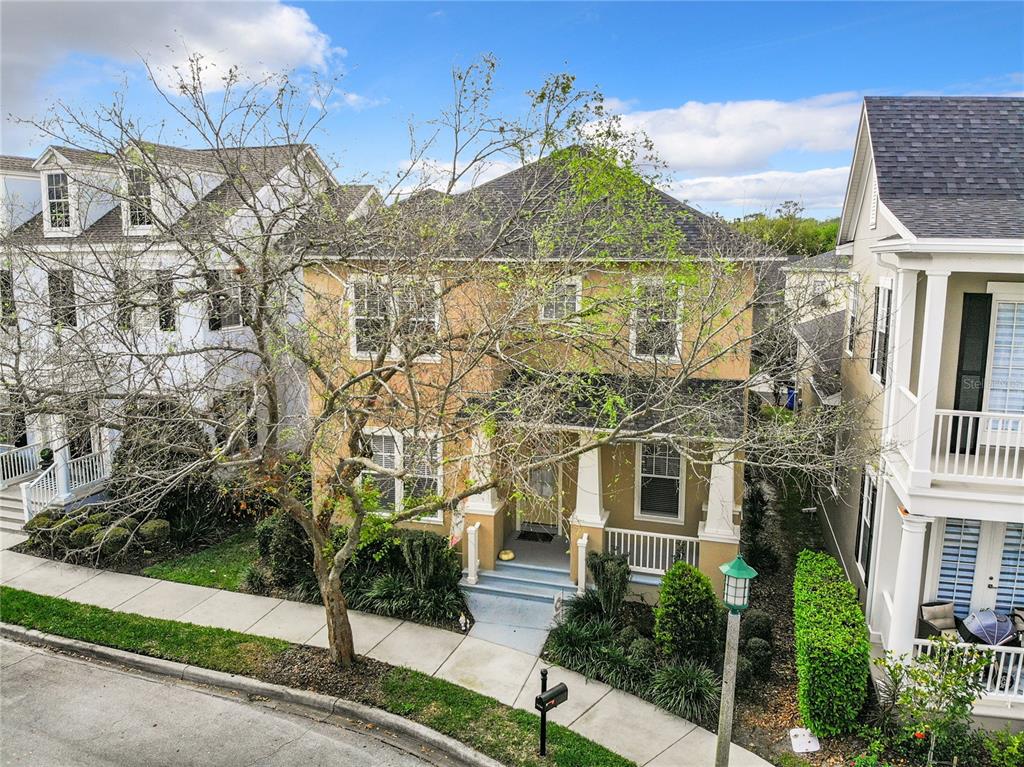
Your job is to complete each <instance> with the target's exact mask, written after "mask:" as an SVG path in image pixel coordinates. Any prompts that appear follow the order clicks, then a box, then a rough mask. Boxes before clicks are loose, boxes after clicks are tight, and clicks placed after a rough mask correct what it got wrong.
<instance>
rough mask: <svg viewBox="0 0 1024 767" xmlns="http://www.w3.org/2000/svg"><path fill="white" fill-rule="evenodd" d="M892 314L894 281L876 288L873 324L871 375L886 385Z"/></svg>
mask: <svg viewBox="0 0 1024 767" xmlns="http://www.w3.org/2000/svg"><path fill="white" fill-rule="evenodd" d="M891 314H892V281H891V280H882V281H881V282H879V283H878V285H877V286H876V287H875V314H874V319H873V321H872V323H871V358H870V362H871V375H873V376H874V377H875V378H877V379H878V381H879V383H881V384H883V385H884V384H885V380H886V372H887V369H888V367H889V321H890V315H891Z"/></svg>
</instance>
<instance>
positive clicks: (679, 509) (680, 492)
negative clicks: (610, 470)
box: [634, 441, 685, 524]
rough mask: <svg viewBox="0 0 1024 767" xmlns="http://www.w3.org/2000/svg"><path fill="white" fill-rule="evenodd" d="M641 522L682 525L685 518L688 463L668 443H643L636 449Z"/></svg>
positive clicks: (637, 516)
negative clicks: (652, 521) (685, 470)
mask: <svg viewBox="0 0 1024 767" xmlns="http://www.w3.org/2000/svg"><path fill="white" fill-rule="evenodd" d="M636 456H637V459H636V463H637V475H636V512H635V514H634V516H635V517H636V518H637V519H650V520H657V521H660V522H673V523H677V524H680V523H682V522H683V517H684V503H683V498H684V490H685V488H684V484H685V483H684V476H683V468H684V461H683V457H682V455H680V453H679V451H678V450H676V449H675V448H674V447H673V446H672V445H670V444H669V443H668V442H660V441H659V442H641V443H639V444H638V445H637V449H636Z"/></svg>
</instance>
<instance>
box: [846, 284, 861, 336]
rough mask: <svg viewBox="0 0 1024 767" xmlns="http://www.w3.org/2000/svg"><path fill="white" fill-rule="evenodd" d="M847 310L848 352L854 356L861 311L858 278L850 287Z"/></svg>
mask: <svg viewBox="0 0 1024 767" xmlns="http://www.w3.org/2000/svg"><path fill="white" fill-rule="evenodd" d="M846 309H847V322H846V351H847V352H848V353H849V354H851V355H852V354H853V353H854V344H856V342H857V312H858V311H859V310H860V281H859V280H857V279H856V278H855V279H854V281H853V284H851V285H850V293H849V296H848V297H847V300H846Z"/></svg>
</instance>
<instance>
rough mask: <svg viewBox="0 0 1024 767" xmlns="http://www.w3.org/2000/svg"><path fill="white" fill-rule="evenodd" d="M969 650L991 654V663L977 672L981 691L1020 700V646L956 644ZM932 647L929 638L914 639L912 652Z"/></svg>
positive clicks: (1023, 689)
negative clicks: (981, 686)
mask: <svg viewBox="0 0 1024 767" xmlns="http://www.w3.org/2000/svg"><path fill="white" fill-rule="evenodd" d="M957 647H963V648H967V649H968V651H970V652H976V653H981V652H986V653H991V655H992V662H991V663H989V664H988V666H986V667H985V669H984V670H983V671H982V672H981V673H980V675H979V676H980V678H981V683H982V685H983V686H984V687H983V693H984V695H985V696H986V697H989V698H999V699H1002V700H1006V701H1008V702H1013V701H1016V702H1021V701H1024V647H990V646H988V645H976V644H959V645H957ZM934 648H935V645H934V643H933V642H932V641H931V640H929V639H915V640H914V652H913V655H914V657H915V658H916V657H917V656H919V655H931V654H932V652H933V650H934Z"/></svg>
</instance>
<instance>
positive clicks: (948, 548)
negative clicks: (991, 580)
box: [935, 517, 981, 618]
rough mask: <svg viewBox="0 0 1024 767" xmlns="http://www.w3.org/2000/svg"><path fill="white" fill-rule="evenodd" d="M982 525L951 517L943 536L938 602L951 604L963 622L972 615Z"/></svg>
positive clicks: (973, 520) (948, 519)
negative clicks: (963, 619)
mask: <svg viewBox="0 0 1024 767" xmlns="http://www.w3.org/2000/svg"><path fill="white" fill-rule="evenodd" d="M980 542H981V522H980V521H978V520H976V519H956V518H955V517H948V518H947V519H946V521H945V526H944V530H943V533H942V554H941V557H940V559H939V583H938V587H937V588H936V590H935V598H936V599H938V600H941V601H943V602H952V603H953V611H954V612H955V613H956V614H957V615H959V616H960V617H961V618H963V617H966V616H967V614H968V613H969V612H970V611H971V597H972V595H973V593H974V572H975V568H976V567H977V564H978V545H979V543H980Z"/></svg>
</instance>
